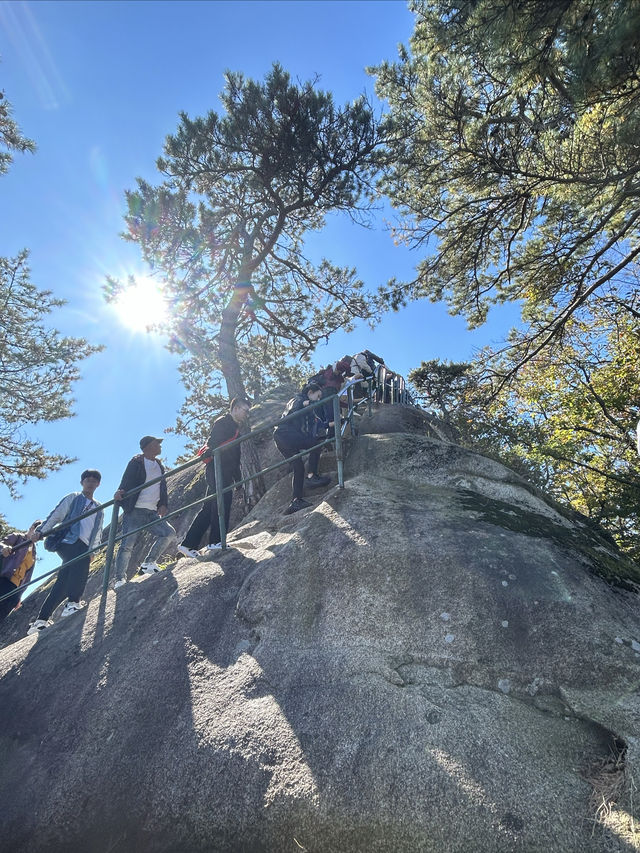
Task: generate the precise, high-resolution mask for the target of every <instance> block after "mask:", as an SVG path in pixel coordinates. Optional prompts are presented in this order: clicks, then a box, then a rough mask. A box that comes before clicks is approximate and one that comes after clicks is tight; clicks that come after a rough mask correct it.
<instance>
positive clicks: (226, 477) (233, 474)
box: [178, 397, 251, 557]
mask: <svg viewBox="0 0 640 853" xmlns="http://www.w3.org/2000/svg"><path fill="white" fill-rule="evenodd" d="M250 408H251V403H250V402H249V401H248V400H244V399H241V398H238V397H236V398H234V399H233V400H232V401H231V403H230V404H229V412H228V413H227V414H226V415H221V416H220V417H219V418H216V420H215V421H214V422H213V426H212V428H211V435H210V436H209V440H208V441H207V444H206V445H205V447H203V448H202V451H201V453H202V454H203V456H202V458H203V460H204V461H206V463H207V467H206V470H205V475H206V479H207V494H209V495H215V493H216V473H215V466H214V464H213V451H214V450H215V449H216V448H217V447H224V445H225V444H230V443H231V442H232V441H235V439H236V438H238V437H239V436H240V427H241V426H242V425H243V424H245V423H246V422H247V420H248V418H249V409H250ZM220 467H221V469H222V488H223V489H226V488H227V487H228V486H231V485H233V483H238V482H240V480H241V479H242V477H241V475H240V445H239V444H235V445H234V446H233V447H229V448H228V449H227V450H225V451H222V452H221V454H220ZM223 500H224V524H225V530H228V529H229V517H230V516H231V502H232V500H233V492H231V491H228V492H225V493H224V495H223ZM207 530H208V531H209V542H208V544H207V545H205V547H204V548H203V549H202V552H200V551H198V548H200V542H201V541H202V537H203V536H204V535H205V533H206V532H207ZM221 538H222V537H221V535H220V521H219V519H218V502H217V500H216V499H215V498H214V500H212V501H209V503H208V504H205V505H204V506H203V507H202V509H201V510H200V512H199V513H198V514H197V515H196V517H195V518H194V520H193V521H192V523H191V527H190V528H189V529H188V530H187V533H186V535H185V537H184V539H183V540H182V543H181V544H180V545H178V551H179V552H180V553H181V554H184V555H185V556H186V557H198V556H202V554H206V553H207V552H208V551H214V550H217V549H218V548H220V547H221Z"/></svg>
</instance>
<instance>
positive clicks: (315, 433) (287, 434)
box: [273, 382, 331, 515]
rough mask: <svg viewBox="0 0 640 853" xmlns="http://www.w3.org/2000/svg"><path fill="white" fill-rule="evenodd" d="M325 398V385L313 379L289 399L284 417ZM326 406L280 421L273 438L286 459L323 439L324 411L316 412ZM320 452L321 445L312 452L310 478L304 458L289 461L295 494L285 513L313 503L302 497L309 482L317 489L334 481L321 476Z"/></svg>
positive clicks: (308, 468) (288, 513) (290, 512)
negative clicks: (322, 386)
mask: <svg viewBox="0 0 640 853" xmlns="http://www.w3.org/2000/svg"><path fill="white" fill-rule="evenodd" d="M321 397H322V388H321V387H320V385H318V384H317V383H315V382H310V383H309V384H308V385H306V386H305V387H304V388H303V390H302V393H300V394H298V395H297V396H295V397H293V398H292V399H291V400H289V402H288V403H287V405H286V407H285V410H284V412H283V413H282V417H283V418H286V417H287V415H291V414H293V413H294V412H300V411H302V410H303V409H305V408H306V407H307V406H309V405H310V404H311V403H315V402H317V401H318V400H320V399H321ZM322 408H323V407H322V406H317V407H316V408H315V409H312V410H311V411H309V412H306V413H305V414H303V415H300V416H299V417H297V418H292V419H291V420H290V421H285V422H284V423H282V424H279V425H278V426H277V427H276V428H275V429H274V431H273V440H274V442H275V444H276V447H277V448H278V450H279V451H280V453H282V455H283V456H284V458H285V459H289V457H290V456H295V454H296V453H300V451H301V450H305V449H307V448H311V447H313V446H314V445H316V444H318V443H319V441H321V440H322V438H323V435H322V434H320V435H319V432H320V433H322V428H323V426H324V422H323V420H322V414H318V415H317V414H316V412H317V411H318V409H322ZM320 453H321V448H318V449H317V450H312V451H311V453H310V454H309V461H308V463H307V472H308V473H307V477H306V481H305V476H304V462H303V461H302V457H298V458H297V459H292V460H291V461H290V462H289V468H290V470H291V471H292V477H291V487H292V496H291V503H290V504H289V506H288V507H287V509H286V510H285V511H284V514H285V515H291V514H292V513H294V512H298V510H300V509H304V508H305V507H308V506H311V504H310V503H309V502H308V501H305V500H304V499H303V497H302V495H303V491H304V486H305V482H306V485H307V487H308V488H310V489H317V488H319V487H320V486H326V485H327V484H328V483H330V482H331V477H327V476H326V475H325V476H322V477H321V476H320V475H319V474H318V465H319V463H320Z"/></svg>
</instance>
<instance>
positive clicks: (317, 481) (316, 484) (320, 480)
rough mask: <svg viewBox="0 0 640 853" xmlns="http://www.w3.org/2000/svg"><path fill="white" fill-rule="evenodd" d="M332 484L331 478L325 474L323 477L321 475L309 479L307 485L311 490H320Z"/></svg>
mask: <svg viewBox="0 0 640 853" xmlns="http://www.w3.org/2000/svg"><path fill="white" fill-rule="evenodd" d="M330 482H331V477H327V475H326V474H324V475H323V476H322V477H321V476H320V475H319V474H314V475H313V477H307V479H306V480H305V483H306V484H307V486H308V487H309V488H310V489H319V488H320V486H328V485H329V483H330Z"/></svg>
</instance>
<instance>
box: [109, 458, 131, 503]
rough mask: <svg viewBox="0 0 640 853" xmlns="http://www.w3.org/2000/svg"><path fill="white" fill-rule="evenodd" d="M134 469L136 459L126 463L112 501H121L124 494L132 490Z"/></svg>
mask: <svg viewBox="0 0 640 853" xmlns="http://www.w3.org/2000/svg"><path fill="white" fill-rule="evenodd" d="M135 469H136V458H135V456H134V457H133V459H130V460H129V462H128V463H127V467H126V468H125V469H124V474H123V475H122V479H121V480H120V485H119V486H118V488H117V490H116V492H115V494H114V496H113V499H114V501H121V500H122V498H123V497H124V496H125V494H126V493H127V492H128V491H129V489H132V488H133V486H134V484H135Z"/></svg>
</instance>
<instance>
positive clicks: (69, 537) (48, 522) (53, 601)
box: [27, 468, 104, 634]
mask: <svg viewBox="0 0 640 853" xmlns="http://www.w3.org/2000/svg"><path fill="white" fill-rule="evenodd" d="M101 479H102V475H101V474H100V471H97V470H96V469H95V468H89V469H87V470H86V471H83V472H82V474H81V476H80V485H81V486H82V491H81V492H71V494H69V495H65V497H64V498H62V500H61V501H60V503H59V504H58V505H57V506H56V507H55V509H54V510H53V511H52V512H51V513H50V514H49V516H48V517H47V518H46V519H45V520H44V522H43V523H42V524H41V525H40V528H39V529H38V531H37V532H38V538H42V537H47V533H49V531H51V530H52V529H53V528H54V527H56V526H57V525H59V524H63V522H64V521H66V520H67V519H69V520H70V519H72V518H77V517H78V516H80V515H82V514H83V513H85V512H89V510H92V509H95V508H97V507H99V506H100V504H99V503H97V502H96V501H94V500H93V493H94V492H95V490H96V489H97V488H98V486H99V485H100V480H101ZM103 515H104V513H103V512H102V510H99V511H98V512H96V513H94V514H93V515H90V516H88V517H87V518H83V519H80V520H79V521H74V522H73V523H72V524H70V525H69V526H68V527H66V528H63V529H62V530H60V531H58V532H56V533H52V534H51V537H55V541H54V542H52V541H51V537H47V538H45V543H44V546H45V548H47V550H51V551H55V552H56V553H57V554H58V556H59V557H60V558H61V559H62V566H61V567H60V571H59V572H58V577H57V578H56V582H55V583H54V585H53V587H52V588H51V592H50V593H49V595H48V596H47V597H46V599H45V600H44V603H43V605H42V607H41V608H40V613H39V614H38V618H37V619H36V620H35V622H32V623H31V625H30V626H29V630H28V631H27V634H37V633H38V632H40V631H43V630H44V629H45V628H48V627H49V625H51V624H52V623H51V621H50V618H51V614H52V613H53V611H54V610H55V609H56V607H57V606H58V605H59V604H60V603H61V602H62V601H63V600H64V599H65V598H66V599H68V600H67V603H66V605H65V607H64V609H63V611H62V614H61V615H62V616H69V615H71V614H72V613H76V612H77V611H78V610H80V609H81V608H82V607H83V606H84V604H85V602H84V601H80V598H81V596H82V593H83V592H84V588H85V586H86V584H87V578H88V577H89V564H90V563H91V555H90V554H87V556H86V557H85V558H83V559H77V560H75V558H76V557H77V558H82V555H83V554H85V553H86V552H87V551H90V550H91V549H92V548H95V547H96V546H97V545H98V544H99V542H100V537H101V535H102V522H103ZM47 539H49V541H47ZM72 560H75V562H73V563H71V561H72ZM66 563H71V565H69V566H67V565H66Z"/></svg>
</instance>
